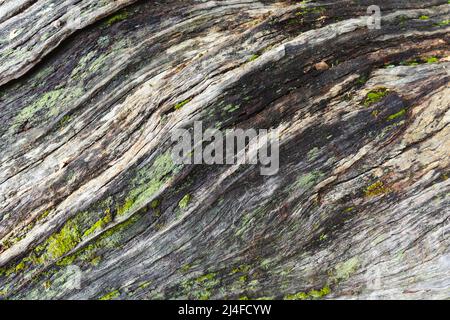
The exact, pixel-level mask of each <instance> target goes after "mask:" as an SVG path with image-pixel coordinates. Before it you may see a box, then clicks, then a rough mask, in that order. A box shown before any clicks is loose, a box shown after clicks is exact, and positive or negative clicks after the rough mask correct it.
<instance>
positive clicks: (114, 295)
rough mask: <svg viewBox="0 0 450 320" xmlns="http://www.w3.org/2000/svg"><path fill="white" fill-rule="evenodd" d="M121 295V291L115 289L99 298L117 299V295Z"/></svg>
mask: <svg viewBox="0 0 450 320" xmlns="http://www.w3.org/2000/svg"><path fill="white" fill-rule="evenodd" d="M119 296H120V291H119V290H113V291H111V292H109V293H107V294H105V295H104V296H102V297H100V298H99V300H112V299H115V298H117V297H119Z"/></svg>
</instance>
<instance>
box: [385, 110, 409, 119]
mask: <svg viewBox="0 0 450 320" xmlns="http://www.w3.org/2000/svg"><path fill="white" fill-rule="evenodd" d="M405 114H406V109H402V110H400V111H399V112H397V113H394V114H391V115H390V116H389V117H388V118H387V120H388V121H391V120H395V119H397V118H400V117H403V116H404V115H405Z"/></svg>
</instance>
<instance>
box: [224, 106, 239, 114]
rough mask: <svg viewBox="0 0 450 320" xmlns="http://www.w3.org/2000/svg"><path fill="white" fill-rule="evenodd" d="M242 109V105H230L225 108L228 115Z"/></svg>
mask: <svg viewBox="0 0 450 320" xmlns="http://www.w3.org/2000/svg"><path fill="white" fill-rule="evenodd" d="M240 107H241V106H240V105H233V104H229V105H227V106H225V108H224V110H225V111H226V112H228V113H232V112H234V111H236V110H238V109H239V108H240Z"/></svg>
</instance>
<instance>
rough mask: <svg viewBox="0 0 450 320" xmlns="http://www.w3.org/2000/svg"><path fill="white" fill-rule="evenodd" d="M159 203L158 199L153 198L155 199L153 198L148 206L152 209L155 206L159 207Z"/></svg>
mask: <svg viewBox="0 0 450 320" xmlns="http://www.w3.org/2000/svg"><path fill="white" fill-rule="evenodd" d="M159 204H160V201H159V200H158V199H155V200H153V201H152V202H151V203H150V207H151V208H152V209H156V208H158V207H159Z"/></svg>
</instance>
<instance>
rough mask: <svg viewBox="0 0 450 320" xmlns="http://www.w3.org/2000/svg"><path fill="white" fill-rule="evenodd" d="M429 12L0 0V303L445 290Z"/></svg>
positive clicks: (358, 5) (442, 93)
mask: <svg viewBox="0 0 450 320" xmlns="http://www.w3.org/2000/svg"><path fill="white" fill-rule="evenodd" d="M372 4H376V5H379V6H380V7H381V10H382V22H381V29H369V28H368V27H367V17H366V15H367V11H366V10H367V7H368V6H369V5H372ZM74 6H75V7H74ZM449 7H450V5H449V4H448V1H447V0H433V1H418V0H415V1H397V0H395V1H364V0H362V1H346V0H340V1H337V0H336V1H304V2H301V3H300V2H296V1H269V0H264V1H263V0H261V1H254V0H224V1H194V0H186V1H165V0H163V1H158V2H153V1H132V0H129V1H93V0H84V1H74V0H73V1H64V2H61V1H56V0H54V1H52V0H42V1H31V0H0V123H1V127H0V133H1V134H0V151H1V153H0V240H1V244H0V267H1V269H0V299H97V298H103V299H162V298H164V299H176V298H191V299H207V298H211V299H218V298H229V299H231V298H250V299H256V298H269V299H281V298H286V299H319V298H322V299H366V298H381V299H388V298H398V299H413V298H418V299H424V298H432V299H448V298H450V291H449V287H450V274H449V272H450V271H449V270H450V256H449V239H448V233H449V216H450V211H449V209H448V207H449V206H448V205H449V190H450V188H449V179H448V174H449V151H450V143H449V136H450V128H449V122H450V111H449V106H450V103H449V101H450V98H449V97H450V88H449V78H450V74H449V70H450V58H449V51H450V50H449V44H448V42H449V26H448V24H449V21H450V20H449V19H450V14H449V11H450V8H449ZM74 8H75V11H73V10H74ZM77 8H79V9H80V11H76V9H77ZM71 12H72V13H73V12H79V15H78V14H77V15H74V14H71ZM195 120H200V121H203V125H204V127H215V128H218V129H221V130H225V129H228V128H278V129H279V130H280V170H279V172H278V174H276V175H273V176H262V175H260V167H259V166H258V165H241V166H239V165H216V166H207V165H177V164H174V163H173V160H172V158H171V155H170V152H171V148H172V147H173V143H172V142H171V132H173V130H174V129H175V128H190V127H191V126H192V123H193V121H195ZM78 276H79V279H80V281H81V282H80V283H76V285H74V278H77V277H78ZM77 279H78V278H77ZM75 282H76V281H75Z"/></svg>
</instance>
